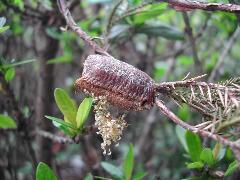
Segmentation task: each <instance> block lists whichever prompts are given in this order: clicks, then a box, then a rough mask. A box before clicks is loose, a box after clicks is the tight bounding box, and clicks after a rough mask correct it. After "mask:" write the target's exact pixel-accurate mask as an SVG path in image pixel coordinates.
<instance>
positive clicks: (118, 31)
mask: <svg viewBox="0 0 240 180" xmlns="http://www.w3.org/2000/svg"><path fill="white" fill-rule="evenodd" d="M130 28H131V26H130V25H128V24H117V25H115V26H113V27H112V28H111V30H110V32H109V34H108V38H109V39H113V38H116V37H118V38H119V37H120V36H123V35H126V34H129V30H130Z"/></svg>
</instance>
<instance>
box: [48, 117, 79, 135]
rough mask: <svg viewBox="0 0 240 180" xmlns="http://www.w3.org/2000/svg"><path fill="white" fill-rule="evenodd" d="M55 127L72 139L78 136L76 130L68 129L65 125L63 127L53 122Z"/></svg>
mask: <svg viewBox="0 0 240 180" xmlns="http://www.w3.org/2000/svg"><path fill="white" fill-rule="evenodd" d="M52 123H53V125H54V126H55V127H57V128H58V129H60V130H61V131H63V132H64V134H66V135H68V136H70V137H74V136H75V135H76V134H77V131H76V130H73V129H69V128H68V127H66V126H65V125H62V124H60V123H58V122H56V121H52Z"/></svg>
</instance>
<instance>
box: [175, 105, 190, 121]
mask: <svg viewBox="0 0 240 180" xmlns="http://www.w3.org/2000/svg"><path fill="white" fill-rule="evenodd" d="M190 114H191V113H190V110H189V107H188V105H187V104H182V106H181V107H180V108H178V116H179V117H180V119H182V120H184V121H187V120H189V119H190Z"/></svg>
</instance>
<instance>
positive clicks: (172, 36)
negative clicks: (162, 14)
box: [136, 25, 184, 40]
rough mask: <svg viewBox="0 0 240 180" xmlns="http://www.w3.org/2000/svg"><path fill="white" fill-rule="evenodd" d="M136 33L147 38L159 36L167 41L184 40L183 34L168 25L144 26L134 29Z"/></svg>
mask: <svg viewBox="0 0 240 180" xmlns="http://www.w3.org/2000/svg"><path fill="white" fill-rule="evenodd" d="M136 31H137V33H144V34H146V35H148V36H159V37H163V38H166V39H169V40H184V33H183V32H181V31H179V30H177V29H175V28H173V27H171V26H168V25H158V26H150V25H144V26H141V27H137V28H136Z"/></svg>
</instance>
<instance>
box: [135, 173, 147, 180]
mask: <svg viewBox="0 0 240 180" xmlns="http://www.w3.org/2000/svg"><path fill="white" fill-rule="evenodd" d="M147 175H148V173H146V172H138V173H137V174H135V175H134V176H133V178H132V179H133V180H142V179H143V178H144V177H145V176H147Z"/></svg>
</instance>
